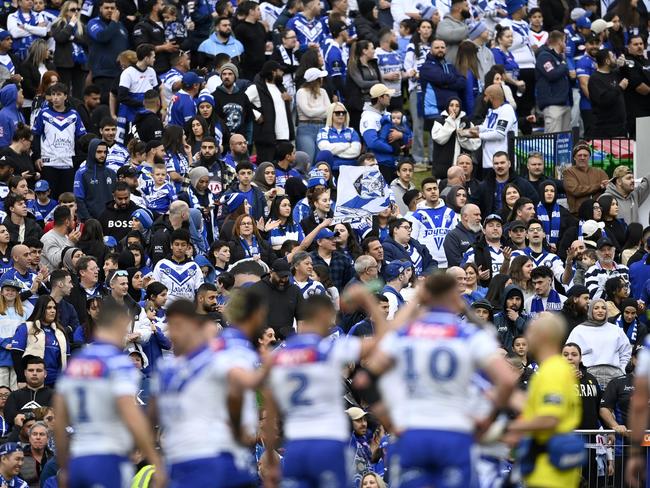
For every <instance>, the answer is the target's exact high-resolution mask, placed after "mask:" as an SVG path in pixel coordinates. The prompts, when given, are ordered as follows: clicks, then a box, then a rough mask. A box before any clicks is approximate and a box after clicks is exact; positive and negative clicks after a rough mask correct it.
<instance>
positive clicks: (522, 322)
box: [494, 285, 530, 353]
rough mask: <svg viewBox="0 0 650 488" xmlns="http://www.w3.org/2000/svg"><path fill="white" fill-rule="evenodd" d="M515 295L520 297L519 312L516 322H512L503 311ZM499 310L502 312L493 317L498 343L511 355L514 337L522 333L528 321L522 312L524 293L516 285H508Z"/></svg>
mask: <svg viewBox="0 0 650 488" xmlns="http://www.w3.org/2000/svg"><path fill="white" fill-rule="evenodd" d="M515 295H519V296H520V297H521V309H520V310H519V317H517V320H515V321H514V322H513V321H512V320H510V319H509V318H508V314H507V312H506V311H505V310H506V302H507V301H508V298H511V297H513V296H515ZM501 309H502V310H503V312H499V313H498V314H496V315H495V316H494V326H495V327H496V329H497V335H498V336H499V341H500V342H501V344H502V345H503V347H504V348H505V349H506V350H507V351H508V352H509V353H512V343H513V342H514V340H515V337H517V336H518V335H521V334H523V333H524V331H525V330H526V326H527V325H528V321H529V320H530V317H529V316H528V314H527V313H526V312H525V311H524V292H523V291H522V290H521V288H519V287H518V286H517V285H509V286H507V287H506V289H505V292H504V293H503V302H502V305H501Z"/></svg>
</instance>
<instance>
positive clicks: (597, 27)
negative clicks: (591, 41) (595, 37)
mask: <svg viewBox="0 0 650 488" xmlns="http://www.w3.org/2000/svg"><path fill="white" fill-rule="evenodd" d="M613 26H614V22H607V21H606V20H604V19H596V20H594V21H593V22H592V23H591V32H595V33H596V34H600V33H601V32H603V31H605V30H607V29H610V28H611V27H613Z"/></svg>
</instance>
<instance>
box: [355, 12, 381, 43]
mask: <svg viewBox="0 0 650 488" xmlns="http://www.w3.org/2000/svg"><path fill="white" fill-rule="evenodd" d="M371 15H372V14H369V15H368V16H363V15H358V16H357V17H356V18H355V19H354V27H355V28H356V30H357V38H358V39H359V40H360V41H362V40H366V41H370V42H372V44H373V45H374V46H375V47H377V46H379V31H380V30H381V27H382V26H381V24H380V23H379V21H378V20H374V19H372V18H371Z"/></svg>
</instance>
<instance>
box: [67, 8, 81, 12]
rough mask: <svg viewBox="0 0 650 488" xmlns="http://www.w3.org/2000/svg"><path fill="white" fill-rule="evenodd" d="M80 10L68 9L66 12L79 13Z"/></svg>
mask: <svg viewBox="0 0 650 488" xmlns="http://www.w3.org/2000/svg"><path fill="white" fill-rule="evenodd" d="M79 10H80V9H78V8H69V9H68V12H79Z"/></svg>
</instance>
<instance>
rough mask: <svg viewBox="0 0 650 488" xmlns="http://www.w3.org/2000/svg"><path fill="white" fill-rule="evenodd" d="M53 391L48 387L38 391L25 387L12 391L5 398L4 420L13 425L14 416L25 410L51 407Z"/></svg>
mask: <svg viewBox="0 0 650 488" xmlns="http://www.w3.org/2000/svg"><path fill="white" fill-rule="evenodd" d="M23 380H24V378H23ZM53 393H54V391H53V390H52V388H50V387H49V386H43V388H41V389H39V390H32V389H31V388H29V387H27V386H25V387H23V388H20V389H19V390H15V391H12V392H11V394H10V395H9V398H7V403H6V405H5V408H4V418H5V420H7V421H8V422H11V423H12V424H13V423H14V419H15V418H16V415H18V414H19V413H20V411H21V410H22V409H23V408H24V407H26V408H38V407H49V406H51V405H52V394H53Z"/></svg>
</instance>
